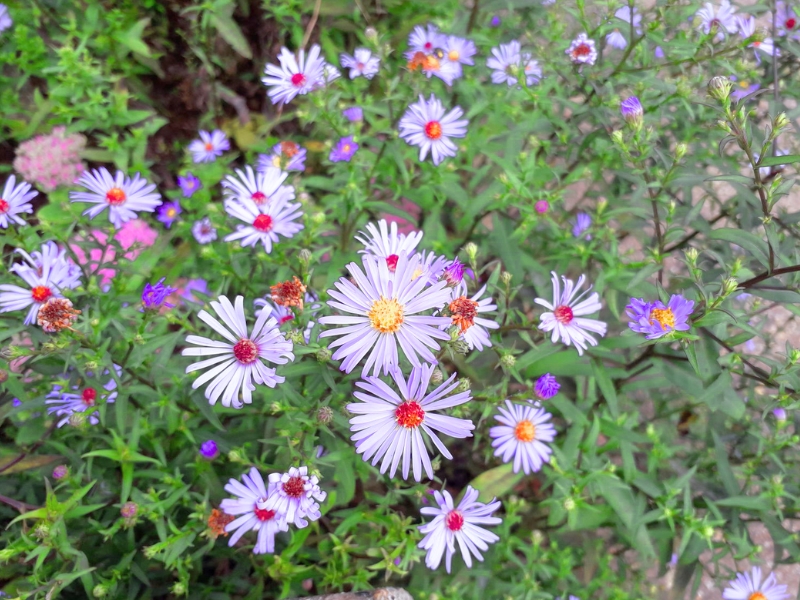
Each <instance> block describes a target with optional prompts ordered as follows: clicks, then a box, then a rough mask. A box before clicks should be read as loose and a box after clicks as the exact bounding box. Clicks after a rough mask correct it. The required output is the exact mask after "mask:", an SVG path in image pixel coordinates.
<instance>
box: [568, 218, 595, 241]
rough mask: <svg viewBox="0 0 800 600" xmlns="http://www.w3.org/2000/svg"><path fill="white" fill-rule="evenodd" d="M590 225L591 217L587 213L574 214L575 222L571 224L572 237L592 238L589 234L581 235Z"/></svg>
mask: <svg viewBox="0 0 800 600" xmlns="http://www.w3.org/2000/svg"><path fill="white" fill-rule="evenodd" d="M591 226H592V217H591V216H589V215H588V214H587V213H584V212H580V213H578V214H577V215H575V223H574V224H573V225H572V237H576V238H579V237H583V238H584V239H586V240H590V239H592V236H591V235H589V234H586V235H585V236H584V235H583V234H584V232H586V230H587V229H589V228H590V227H591Z"/></svg>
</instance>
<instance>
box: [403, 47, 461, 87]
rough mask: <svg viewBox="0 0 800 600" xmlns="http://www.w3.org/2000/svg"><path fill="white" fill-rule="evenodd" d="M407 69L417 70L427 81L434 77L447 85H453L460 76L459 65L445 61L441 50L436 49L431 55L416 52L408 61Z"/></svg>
mask: <svg viewBox="0 0 800 600" xmlns="http://www.w3.org/2000/svg"><path fill="white" fill-rule="evenodd" d="M407 68H408V70H409V71H416V70H417V69H419V70H420V71H422V72H423V73H424V74H425V76H426V77H427V78H428V79H430V78H431V77H433V76H436V77H438V78H439V79H441V80H442V81H444V82H445V84H447V85H453V82H454V81H455V80H456V79H458V78H459V77H461V75H462V70H461V64H460V63H458V62H453V61H450V60H447V59H446V58H445V55H444V50H442V49H441V48H437V49H436V50H435V51H434V53H433V54H425V53H423V52H416V53H415V54H414V56H413V57H412V58H411V60H409V61H408V65H407Z"/></svg>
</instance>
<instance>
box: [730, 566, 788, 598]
mask: <svg viewBox="0 0 800 600" xmlns="http://www.w3.org/2000/svg"><path fill="white" fill-rule="evenodd" d="M728 585H729V587H727V588H725V589H724V590H723V592H722V597H723V598H724V599H725V600H786V599H787V598H790V597H791V594H789V593H787V590H788V586H786V585H784V584H779V583H778V579H777V578H776V577H775V573H771V574H770V576H769V577H767V578H766V579H765V580H764V581H763V582H762V581H761V568H760V567H753V568H752V570H751V572H750V573H737V574H736V579H733V580H731V581H729V582H728Z"/></svg>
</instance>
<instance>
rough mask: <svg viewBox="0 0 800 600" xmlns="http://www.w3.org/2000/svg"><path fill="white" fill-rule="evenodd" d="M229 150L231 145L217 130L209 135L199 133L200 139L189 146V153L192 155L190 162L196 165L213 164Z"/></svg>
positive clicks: (207, 133)
mask: <svg viewBox="0 0 800 600" xmlns="http://www.w3.org/2000/svg"><path fill="white" fill-rule="evenodd" d="M230 149H231V143H230V142H229V141H228V138H227V136H226V135H225V134H224V133H223V132H222V131H220V130H219V129H215V130H214V131H212V132H211V133H209V132H208V131H201V132H200V139H199V140H194V141H193V142H192V143H191V144H189V152H191V153H192V160H193V161H194V162H196V163H204V162H214V161H215V160H217V158H218V157H220V156H222V154H223V153H224V152H225V151H226V150H230Z"/></svg>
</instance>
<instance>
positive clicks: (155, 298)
mask: <svg viewBox="0 0 800 600" xmlns="http://www.w3.org/2000/svg"><path fill="white" fill-rule="evenodd" d="M164 279H166V278H165V277H162V278H161V279H159V280H158V283H156V284H155V285H151V284H149V283H148V284H146V285H145V286H144V291H143V292H142V312H144V311H146V310H152V311H158V310H160V309H161V308H174V307H175V305H174V304H171V303H169V302H167V296H169V295H170V294H173V293H175V292H176V291H177V290H176V289H175V288H172V287H169V286H168V285H164Z"/></svg>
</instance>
